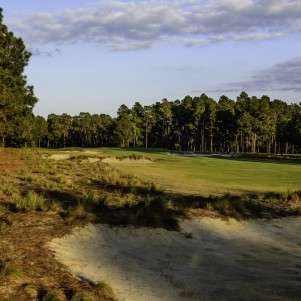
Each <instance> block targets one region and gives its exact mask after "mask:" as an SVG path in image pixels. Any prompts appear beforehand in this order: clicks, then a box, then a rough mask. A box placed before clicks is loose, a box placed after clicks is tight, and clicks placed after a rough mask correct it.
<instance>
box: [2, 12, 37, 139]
mask: <svg viewBox="0 0 301 301" xmlns="http://www.w3.org/2000/svg"><path fill="white" fill-rule="evenodd" d="M2 21H3V15H2V9H1V8H0V135H1V136H2V140H3V143H4V141H5V139H6V138H7V137H10V139H11V140H14V137H15V136H16V132H18V135H17V136H18V137H19V139H23V140H24V141H25V142H26V140H27V138H28V137H26V136H27V135H26V134H23V133H21V131H22V129H25V131H28V128H26V126H25V125H24V122H25V121H24V120H23V121H22V119H23V118H25V119H26V120H28V119H29V118H31V117H32V109H33V106H34V105H35V103H36V102H37V98H36V97H35V96H34V92H33V87H32V86H30V85H27V81H26V76H25V75H24V74H23V72H24V68H25V66H26V65H27V64H28V61H29V58H30V55H31V54H30V52H28V51H27V50H26V47H25V45H24V43H23V41H22V39H21V38H17V37H15V36H14V34H13V33H12V32H10V31H9V30H8V28H7V26H6V25H4V24H3V23H2Z"/></svg>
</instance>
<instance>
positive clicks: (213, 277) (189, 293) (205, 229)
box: [49, 218, 301, 301]
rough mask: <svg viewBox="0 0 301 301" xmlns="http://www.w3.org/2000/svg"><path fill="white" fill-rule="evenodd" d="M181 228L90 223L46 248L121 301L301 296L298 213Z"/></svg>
mask: <svg viewBox="0 0 301 301" xmlns="http://www.w3.org/2000/svg"><path fill="white" fill-rule="evenodd" d="M181 226H182V233H178V232H169V231H166V230H163V229H146V228H142V229H135V228H133V227H129V228H118V227H117V228H111V227H109V226H106V225H88V226H86V227H85V228H76V229H75V230H74V232H73V234H72V235H69V236H66V237H63V238H60V239H54V240H53V241H52V242H51V243H50V244H49V247H50V248H51V249H52V250H54V251H55V252H56V256H57V258H58V260H60V261H61V262H62V263H64V264H65V265H67V266H68V267H69V268H70V270H71V271H72V273H74V274H75V275H77V276H82V277H85V278H88V279H90V280H92V281H94V282H97V281H99V280H105V281H108V282H109V283H110V284H111V285H112V286H113V287H114V288H115V292H116V295H117V298H118V300H126V301H135V300H136V301H141V300H143V301H155V300H159V301H160V300H162V301H163V300H164V301H176V300H179V301H180V300H231V301H232V300H279V301H280V300H300V296H301V240H300V233H301V218H286V219H277V220H272V221H255V220H252V221H247V222H243V223H239V222H237V221H232V220H231V222H226V221H221V220H217V219H210V218H202V219H199V220H192V221H184V222H182V224H181ZM184 233H186V235H184ZM191 236H192V238H188V237H191Z"/></svg>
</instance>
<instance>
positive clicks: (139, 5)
mask: <svg viewBox="0 0 301 301" xmlns="http://www.w3.org/2000/svg"><path fill="white" fill-rule="evenodd" d="M0 7H2V8H3V9H4V11H3V15H4V23H5V24H6V25H8V27H9V29H10V30H11V31H13V32H14V33H15V34H16V35H17V36H20V37H22V39H23V41H24V42H25V43H26V45H27V47H28V49H29V50H30V51H31V52H32V54H33V56H32V57H31V59H30V62H29V65H28V66H27V68H26V71H25V74H26V75H27V76H28V83H29V84H30V85H33V86H34V87H35V94H36V96H37V97H38V98H39V102H38V104H37V105H36V107H35V109H34V112H35V114H37V115H43V116H45V117H47V115H48V114H50V113H56V114H61V113H68V114H70V115H76V114H79V113H80V112H90V113H106V114H110V115H111V116H115V115H116V112H117V110H118V108H119V106H120V105H121V104H126V105H127V106H129V107H131V106H132V105H133V104H134V102H135V101H139V102H140V103H141V104H142V105H149V104H153V103H155V102H156V101H161V100H162V99H163V98H167V99H169V100H176V99H183V98H184V96H185V95H191V96H197V95H201V94H202V93H206V94H207V95H208V96H210V97H212V98H214V99H215V100H218V99H219V97H220V96H221V95H227V96H228V97H230V98H232V99H234V100H235V99H236V97H237V96H238V95H239V94H240V92H241V91H246V92H247V93H248V94H249V95H256V96H259V97H260V96H262V95H268V96H270V97H271V99H275V98H278V99H282V100H284V101H287V102H288V103H293V102H295V103H299V102H300V101H301V0H295V1H294V0H263V1H261V0H257V1H255V0H253V1H252V0H211V1H207V0H200V1H197V0H183V1H179V0H149V1H145V0H136V1H135V0H132V1H119V0H103V1H97V0H51V1H50V0H49V1H41V0H26V1H24V0H6V1H2V0H0Z"/></svg>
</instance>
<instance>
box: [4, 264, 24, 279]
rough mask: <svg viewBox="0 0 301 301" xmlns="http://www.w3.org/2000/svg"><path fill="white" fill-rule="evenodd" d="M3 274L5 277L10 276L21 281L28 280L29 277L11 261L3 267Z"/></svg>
mask: <svg viewBox="0 0 301 301" xmlns="http://www.w3.org/2000/svg"><path fill="white" fill-rule="evenodd" d="M1 274H2V275H3V276H5V277H9V278H12V279H15V280H18V281H20V282H26V281H27V278H26V277H25V276H24V274H23V272H22V271H21V270H20V269H19V268H17V267H15V266H13V265H11V264H9V263H7V264H6V265H5V266H3V267H2V268H1Z"/></svg>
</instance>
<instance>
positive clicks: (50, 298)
mask: <svg viewBox="0 0 301 301" xmlns="http://www.w3.org/2000/svg"><path fill="white" fill-rule="evenodd" d="M65 300H66V297H65V294H64V293H63V292H61V291H59V290H52V291H48V292H47V294H46V295H45V296H44V297H43V299H42V301H65Z"/></svg>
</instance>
